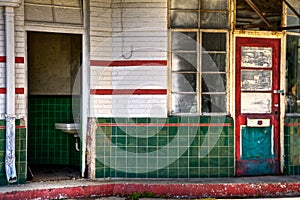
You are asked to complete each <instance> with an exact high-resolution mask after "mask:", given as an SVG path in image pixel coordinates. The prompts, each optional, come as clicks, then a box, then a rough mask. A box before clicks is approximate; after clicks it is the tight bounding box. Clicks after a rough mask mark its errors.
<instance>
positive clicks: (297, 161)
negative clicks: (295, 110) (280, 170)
mask: <svg viewBox="0 0 300 200" xmlns="http://www.w3.org/2000/svg"><path fill="white" fill-rule="evenodd" d="M284 154H285V155H284V159H285V160H284V173H285V174H287V175H300V118H299V117H286V118H285V126H284Z"/></svg>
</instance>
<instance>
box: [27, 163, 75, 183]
mask: <svg viewBox="0 0 300 200" xmlns="http://www.w3.org/2000/svg"><path fill="white" fill-rule="evenodd" d="M27 174H28V178H27V181H30V182H41V181H43V182H44V181H60V180H75V179H79V178H80V170H79V168H78V167H73V166H65V165H33V166H28V171H27Z"/></svg>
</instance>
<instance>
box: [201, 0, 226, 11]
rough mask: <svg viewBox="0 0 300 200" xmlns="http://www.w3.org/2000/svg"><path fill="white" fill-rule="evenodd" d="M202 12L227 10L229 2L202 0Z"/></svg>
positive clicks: (223, 0)
mask: <svg viewBox="0 0 300 200" xmlns="http://www.w3.org/2000/svg"><path fill="white" fill-rule="evenodd" d="M201 9H202V10H227V0H201Z"/></svg>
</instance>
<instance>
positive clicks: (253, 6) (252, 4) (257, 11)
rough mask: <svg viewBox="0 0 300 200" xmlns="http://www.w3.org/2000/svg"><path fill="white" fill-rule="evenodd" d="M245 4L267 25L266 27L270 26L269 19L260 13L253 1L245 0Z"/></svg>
mask: <svg viewBox="0 0 300 200" xmlns="http://www.w3.org/2000/svg"><path fill="white" fill-rule="evenodd" d="M245 1H246V2H247V4H248V5H249V6H250V7H251V8H252V9H253V10H254V11H255V12H256V14H257V15H258V16H259V17H260V18H261V19H262V20H263V21H264V22H265V23H266V24H267V25H268V27H272V24H271V23H270V21H269V20H268V19H267V18H266V17H265V16H264V15H263V14H262V12H261V11H260V10H259V8H258V7H257V6H256V5H255V4H254V3H253V1H252V0H245Z"/></svg>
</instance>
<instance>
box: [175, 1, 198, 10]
mask: <svg viewBox="0 0 300 200" xmlns="http://www.w3.org/2000/svg"><path fill="white" fill-rule="evenodd" d="M198 8H199V1H198V0H171V9H198Z"/></svg>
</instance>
